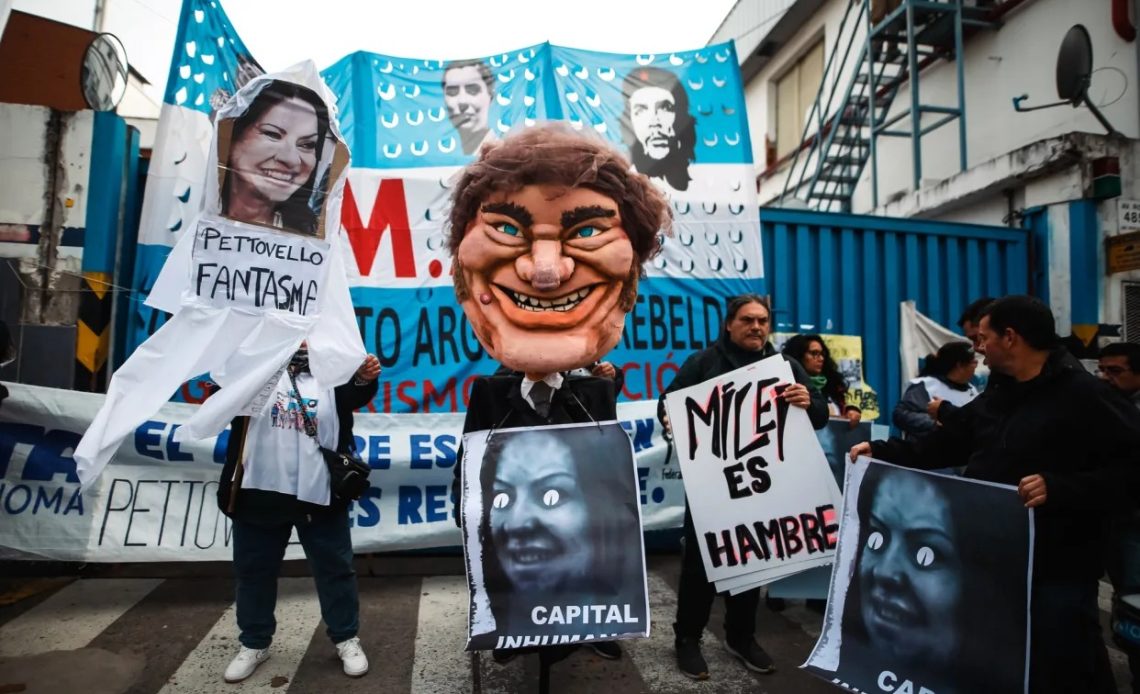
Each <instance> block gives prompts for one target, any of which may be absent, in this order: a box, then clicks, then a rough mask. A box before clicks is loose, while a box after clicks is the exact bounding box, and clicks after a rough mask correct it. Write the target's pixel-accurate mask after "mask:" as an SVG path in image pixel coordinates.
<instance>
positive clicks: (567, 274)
mask: <svg viewBox="0 0 1140 694" xmlns="http://www.w3.org/2000/svg"><path fill="white" fill-rule="evenodd" d="M671 221H672V215H671V213H670V211H669V206H668V203H667V202H666V201H665V198H664V197H663V196H662V194H661V193H660V192H659V191H658V190H657V189H656V188H655V187H654V186H653V184H652V183H650V181H649V179H648V178H646V177H645V176H643V175H641V174H637V173H634V172H632V171H631V167H630V163H629V161H628V160H627V159H626V158H625V157H624V156H622V155H621V154H620V153H619V152H617V151H616V150H614V149H612V148H611V147H609V146H608V145H607V144H605V143H604V142H602V141H601V140H600V139H598V138H595V137H592V136H588V135H582V134H578V133H576V132H574V131H573V130H571V129H570V128H568V127H566V126H564V125H561V124H555V123H550V124H544V125H540V126H536V127H532V128H528V129H526V130H524V131H522V132H520V133H518V134H516V135H512V136H511V137H508V138H506V139H505V140H503V141H501V142H497V143H491V144H487V145H484V147H483V150H482V151H481V153H480V155H479V158H478V159H477V160H476V161H475V162H473V163H471V164H470V165H468V166H467V168H466V169H464V171H463V173H462V175H461V177H460V179H459V182H458V184H457V185H456V187H455V192H454V195H453V196H452V209H451V219H450V236H449V239H448V247H449V249H450V250H451V255H452V258H453V260H454V282H455V295H456V298H457V299H458V300H459V303H460V304H461V305H462V306H463V311H464V313H465V314H466V315H467V319H468V321H470V323H471V326H472V328H473V329H474V331H475V334H476V336H478V338H479V342H480V343H481V344H482V345H483V347H484V348H485V349H486V350H487V352H488V353H489V354H490V355H491V356H492V357H493V358H494V359H497V360H498V361H500V362H502V363H503V364H505V365H506V366H508V367H509V368H511V369H515V370H518V371H526V372H529V373H550V372H553V371H562V370H567V369H573V368H577V367H581V366H586V365H588V364H591V363H592V362H594V361H597V360H599V359H601V358H602V357H603V356H604V355H605V354H606V353H607V352H609V351H610V350H611V349H613V348H614V346H615V345H616V344H617V343H618V340H619V339H621V331H622V326H623V325H624V322H625V314H627V313H629V311H631V310H632V309H633V303H634V300H635V299H636V298H637V282H638V279H639V278H640V277H641V275H642V269H643V265H644V263H645V261H647V260H648V259H649V258H651V257H652V256H653V255H654V254H655V253H657V251H658V250H660V244H661V240H660V237H659V232H662V231H664V232H665V233H669V230H670V225H671Z"/></svg>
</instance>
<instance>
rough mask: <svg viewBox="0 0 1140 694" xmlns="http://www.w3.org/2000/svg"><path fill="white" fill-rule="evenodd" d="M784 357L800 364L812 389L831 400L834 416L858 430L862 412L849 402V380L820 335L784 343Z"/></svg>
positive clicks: (830, 407)
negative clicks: (841, 371)
mask: <svg viewBox="0 0 1140 694" xmlns="http://www.w3.org/2000/svg"><path fill="white" fill-rule="evenodd" d="M781 352H783V354H784V355H786V356H789V357H791V358H793V359H795V360H796V361H798V362H799V363H800V364H801V365H803V367H804V371H806V372H807V374H808V377H809V378H810V379H811V388H812V390H816V391H819V392H821V393H823V395H824V396H825V397H826V398H827V411H828V414H829V415H830V416H831V417H839V418H845V419H846V420H847V421H849V422H850V423H851V426H852V427H854V426H855V425H856V424H858V423H859V420H860V419H862V417H863V413H862V411H861V410H860V409H859V408H858V407H856V406H855V405H851V404H848V403H847V381H846V380H845V379H844V378H843V374H842V373H840V372H839V367H838V366H836V365H835V360H834V359H832V358H831V350H829V349H828V348H827V343H826V342H824V341H823V338H822V337H820V336H819V335H795V336H794V337H792V338H791V339H790V340H788V341H787V342H785V343H784V348H783V349H782V350H781Z"/></svg>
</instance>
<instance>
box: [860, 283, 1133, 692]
mask: <svg viewBox="0 0 1140 694" xmlns="http://www.w3.org/2000/svg"><path fill="white" fill-rule="evenodd" d="M978 340H979V345H980V350H979V351H981V352H982V353H983V354H984V355H985V360H986V364H987V365H988V366H989V367H990V369H991V371H992V373H991V376H990V380H989V384H988V385H987V387H986V390H985V391H983V392H982V394H981V395H979V396H978V397H977V398H976V399H974V400H973V401H971V402H970V403H968V404H967V405H965V406H964V407H962V408H961V409H960V410H959V411H958V413H957V416H956V418H955V420H956V421H955V423H954V425H953V426H952V427H951V426H944V427H940V428H938V429H936V430H935V431H933V432H931V433H930V434H928V435H927V436H926V437H924V438H922V439H920V440H918V441H903V440H901V439H890V440H889V441H875V442H872V443H863V444H859V445H857V446H855V447H854V448H852V449H851V457H852V459H854V458H857V457H858V456H860V455H870V456H872V457H874V458H877V459H880V460H885V461H887V462H892V463H896V464H899V465H904V466H906V467H913V468H922V469H938V468H946V467H956V466H961V465H965V466H966V467H965V470H964V473H963V474H964V476H966V477H971V478H975V479H980V480H987V481H990V482H997V483H1000V484H1010V485H1017V487H1018V491H1019V493H1020V494H1021V497H1022V499H1023V500H1024V502H1025V505H1026V506H1028V507H1031V508H1035V509H1037V510H1038V513H1037V517H1036V518H1037V519H1036V541H1035V544H1034V549H1035V551H1034V560H1033V586H1032V590H1033V604H1032V610H1031V614H1032V619H1031V624H1032V638H1031V641H1030V644H1031V645H1030V689H1031V690H1032V691H1033V692H1078V691H1079V692H1097V693H1100V692H1114V691H1116V690H1115V685H1114V683H1113V678H1112V671H1111V669H1110V668H1109V662H1108V653H1107V651H1106V650H1105V647H1104V641H1103V639H1102V637H1101V630H1100V625H1099V622H1098V619H1097V582H1098V580H1099V579H1100V577H1101V575H1102V574H1103V561H1102V556H1103V553H1102V551H1103V546H1104V542H1105V527H1106V524H1107V522H1108V521H1109V520H1110V517H1111V516H1112V515H1114V514H1118V513H1122V512H1126V511H1128V510H1130V509H1131V508H1132V507H1133V506H1134V504H1135V498H1136V492H1137V482H1138V480H1137V476H1138V472H1140V469H1138V468H1137V466H1136V451H1138V450H1140V413H1138V412H1137V411H1136V408H1134V407H1132V406H1131V405H1130V404H1129V403H1128V402H1127V401H1126V400H1125V399H1124V398H1123V397H1122V396H1121V395H1120V394H1119V393H1113V392H1111V390H1110V388H1109V386H1108V385H1107V384H1105V383H1103V382H1100V381H1099V380H1098V379H1097V378H1096V377H1094V376H1093V375H1092V374H1090V373H1088V371H1086V370H1085V368H1084V367H1083V366H1082V365H1081V364H1080V362H1078V361H1077V360H1076V359H1075V358H1073V356H1072V355H1070V354H1069V353H1068V352H1067V351H1066V350H1065V349H1064V347H1062V346H1060V345H1059V339H1058V337H1057V335H1056V332H1055V330H1054V322H1053V314H1052V312H1051V311H1050V309H1049V307H1048V306H1046V305H1045V304H1044V303H1042V302H1041V301H1040V300H1038V299H1035V298H1032V297H1028V296H1007V297H1003V298H1001V299H998V300H996V301H994V302H992V303H991V304H989V305H988V306H986V307H985V308H984V309H982V312H981V314H980V319H979V336H978Z"/></svg>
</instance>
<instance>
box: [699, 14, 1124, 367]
mask: <svg viewBox="0 0 1140 694" xmlns="http://www.w3.org/2000/svg"><path fill="white" fill-rule="evenodd" d="M1138 4H1140V2H1137V0H1103V1H1098V2H1086V1H1084V0H1004V1H1003V0H990V1H989V2H985V1H984V0H977V1H975V0H965V2H964V8H963V10H962V12H963V14H962V15H961V16H962V17H965V18H967V19H968V20H972V21H968V22H966V23H964V26H963V33H962V38H961V46H962V50H961V55H956V54H955V53H954V51H953V46H954V42H953V38H954V36H953V31H949V33H946V31H944V32H943V34H942V39H943V45H944V46H945V45H948V46H949V50H943V51H938V50H937V49H931V48H930V47H929V46H924V45H922V43H923V42H922V39H921V38H920V39H917V40H916V41H915V45H916V48H917V50H919V51H931V50H933V52H934V53H935V55H932V56H930V57H929V58H926V59H925V60H923V56H920V55H916V56H915V63H910V62H908V60H909V50H908V47H907V44H906V43H905V37H906V31H905V30H906V26H905V14H906V13H907V12H908V10H910V11H912V12H914V13H915V15H914V16H915V17H919V16H920V12H921V11H922V10H923V8H924V7H926V8H927V9H929V8H930V7H931V6H934V5H941V6H943V7H945V8H947V9H948V10H950V14H952V11H953V8H955V7H956V3H955V2H953V1H949V2H946V1H944V2H940V3H933V2H921V1H920V0H894V1H893V2H892V1H891V0H875V1H871V0H853V1H851V0H759V1H753V2H745V1H744V0H741V2H739V3H738V4H737V5H736V6H735V7H734V8H733V10H732V11H731V12H730V14H729V15H728V17H726V19H725V21H724V22H723V23H722V25H721V27H720V29H718V31H717V33H716V35H714V36H713V38H712V39H711V41H710V42H711V43H719V42H722V41H727V40H730V39H735V41H736V49H737V54H738V56H740V60H741V69H742V73H743V75H744V78H745V81H746V86H745V92H746V99H747V103H748V108H749V121H750V126H751V136H752V143H753V148H754V152H753V155H754V160H755V161H756V162H757V170H758V172H759V174H758V177H757V189H758V195H759V201H760V203H761V204H762V205H773V206H787V207H803V206H805V205H806V206H809V207H813V208H818V209H828V208H829V207H830V209H840V208H842V209H843V210H844V211H848V212H852V213H856V214H873V215H880V216H886V217H896V218H897V217H921V218H925V219H929V220H935V221H948V222H968V223H974V224H987V225H1001V226H1014V227H1022V228H1025V229H1027V233H1028V234H1030V236H1031V238H1030V247H1031V249H1032V251H1031V253H1030V258H1029V259H1027V262H1028V263H1029V270H1030V273H1029V276H1030V287H1029V289H1030V291H1031V292H1032V293H1034V294H1036V295H1038V296H1040V297H1041V298H1043V299H1045V300H1047V301H1048V302H1049V303H1050V305H1051V306H1052V307H1053V309H1054V314H1055V315H1056V318H1057V322H1058V326H1057V327H1058V332H1059V333H1060V334H1062V335H1070V334H1072V335H1075V336H1076V337H1077V338H1079V339H1080V340H1081V341H1082V342H1083V343H1084V344H1085V345H1086V346H1087V347H1088V348H1089V350H1090V352H1094V351H1095V349H1096V346H1097V343H1098V342H1100V343H1103V342H1105V341H1111V340H1113V339H1120V338H1123V339H1128V340H1130V341H1136V342H1140V233H1138V234H1136V235H1135V236H1125V237H1124V238H1123V239H1116V237H1118V236H1121V235H1124V234H1129V233H1134V232H1136V231H1137V230H1138V229H1140V223H1137V221H1136V217H1137V216H1138V214H1140V213H1132V214H1129V210H1140V203H1137V204H1135V205H1134V204H1132V201H1136V200H1140V146H1138V144H1140V67H1138V61H1140V56H1138V51H1137V40H1136V29H1135V26H1136V19H1135V17H1136V6H1137V5H1138ZM908 6H913V7H908ZM896 8H897V10H896ZM892 11H894V12H895V14H894V15H893V16H894V17H895V18H896V20H895V26H896V27H897V28H898V31H899V34H898V36H901V38H902V39H903V40H902V41H882V40H879V41H876V42H875V43H874V44H871V43H870V42H868V41H867V33H868V30H869V27H872V26H880V23H877V22H876V21H873V20H869V17H871V18H874V19H875V20H878V19H879V18H881V17H883V16H884V15H886V16H887V18H888V19H889V18H890V17H891V16H892V15H891V12H892ZM900 22H901V24H900ZM1074 25H1081V26H1083V27H1084V28H1085V29H1086V30H1087V32H1088V35H1089V37H1090V38H1091V43H1092V48H1093V62H1092V72H1091V76H1090V77H1091V79H1090V86H1089V89H1088V95H1089V99H1090V100H1091V101H1092V103H1093V104H1094V105H1095V106H1097V107H1098V108H1099V110H1100V111H1101V113H1103V115H1104V117H1105V119H1106V120H1107V121H1108V122H1109V123H1110V124H1111V125H1112V126H1113V128H1114V129H1115V131H1116V133H1117V134H1115V135H1111V136H1110V135H1109V134H1108V133H1107V131H1106V128H1105V127H1104V126H1103V125H1102V124H1101V122H1100V121H1098V119H1097V118H1096V117H1095V116H1094V115H1093V113H1092V112H1091V111H1090V110H1089V109H1088V108H1086V107H1084V106H1079V107H1072V106H1070V105H1068V104H1065V105H1062V106H1058V107H1056V108H1050V109H1043V110H1036V111H1032V112H1018V111H1017V110H1015V108H1014V103H1013V100H1014V98H1015V97H1020V96H1022V95H1028V98H1026V99H1025V100H1024V102H1023V104H1024V106H1027V107H1031V106H1037V105H1043V104H1046V103H1049V102H1055V101H1057V100H1058V96H1057V89H1056V86H1055V79H1056V77H1055V75H1056V65H1057V61H1058V51H1059V49H1060V46H1061V43H1062V39H1063V38H1064V37H1065V36H1066V32H1068V31H1069V30H1070V29H1071V27H1073V26H1074ZM947 26H952V25H947ZM926 28H927V29H930V30H931V31H933V30H934V29H933V28H932V23H931V24H930V25H927V27H926ZM942 28H943V29H945V28H946V27H945V26H943V27H942ZM922 29H923V27H922V26H917V25H916V27H915V31H914V33H916V34H917V33H918V31H920V30H922ZM876 32H877V33H876V34H875V36H876V37H878V38H880V39H881V37H882V36H884V35H885V34H882V33H878V31H877V30H876ZM928 33H929V32H928ZM931 42H932V43H936V41H934V40H932V41H931ZM890 44H894V46H893V47H892V46H891V45H890ZM868 48H870V49H871V52H872V55H874V56H876V59H878V57H880V56H883V55H887V54H890V55H892V57H893V55H894V54H901V55H900V56H899V57H898V58H897V59H896V62H898V63H899V64H900V65H901V66H902V69H901V70H900V69H899V68H898V67H897V66H895V67H893V68H892V67H890V66H888V67H886V68H882V67H880V68H879V69H880V73H879V74H880V76H881V77H877V78H874V79H877V80H881V81H877V82H875V84H876V86H877V87H878V89H876V90H875V91H874V97H873V99H872V100H873V101H874V102H875V104H876V107H877V108H876V110H875V111H874V113H875V119H876V122H877V123H878V124H882V123H883V122H884V121H887V122H890V121H891V120H893V119H895V118H898V120H897V121H896V122H895V123H894V124H892V125H891V126H890V130H893V131H895V132H898V131H900V130H901V131H904V132H905V131H908V130H910V128H911V125H912V121H911V117H910V113H911V110H912V104H914V103H919V104H921V107H922V110H921V112H922V117H921V120H920V121H919V123H920V127H922V128H927V127H929V126H931V125H934V124H935V123H936V122H937V121H938V120H939V119H941V118H943V116H945V115H946V114H947V113H951V112H953V111H955V110H957V109H959V108H960V109H961V110H960V113H961V117H960V118H954V117H950V118H946V119H945V120H946V121H947V122H946V123H945V124H943V125H941V126H940V127H937V128H936V129H933V130H930V131H929V132H927V133H926V134H925V135H923V136H921V138H920V147H918V148H916V147H914V146H913V138H912V137H905V136H904V137H892V136H888V135H884V134H880V135H879V136H878V137H876V138H873V141H874V153H875V160H874V162H872V161H871V159H870V157H869V152H868V149H869V145H870V141H871V140H872V138H870V137H869V133H870V132H871V130H870V128H869V127H862V128H861V129H860V128H858V127H856V128H854V129H851V128H849V129H848V130H847V131H840V130H839V128H840V127H841V126H840V123H841V122H842V121H843V120H844V119H846V118H847V117H848V116H851V115H853V114H857V113H862V114H867V113H868V110H867V109H866V108H865V106H864V110H863V111H861V112H860V111H858V109H859V108H860V104H859V102H858V100H857V99H855V98H851V99H845V98H844V97H845V96H847V94H848V92H849V91H850V93H851V94H852V95H854V94H858V93H863V94H866V93H868V91H869V90H867V89H862V90H860V87H859V85H858V84H856V85H854V86H853V87H851V89H850V90H849V89H848V88H849V86H850V85H852V81H853V80H856V81H858V80H857V79H856V75H858V74H859V72H860V71H863V72H866V71H867V70H868V69H869V68H868V67H867V65H868V64H867V63H864V64H863V66H862V67H861V64H860V58H859V56H860V55H861V53H860V52H861V51H863V50H866V49H868ZM957 61H961V84H962V90H961V100H960V101H959V91H958V84H959V69H958V68H959V64H958V62H957ZM916 63H917V64H918V66H919V70H918V75H919V77H918V80H917V86H918V91H919V97H918V99H917V100H916V101H912V99H911V96H912V95H911V91H910V90H911V86H912V85H911V81H910V79H908V78H907V76H908V75H909V72H910V71H909V70H906V69H905V68H906V67H908V66H910V65H914V64H916ZM892 70H893V71H892ZM890 75H899V77H898V78H897V79H895V80H894V83H895V84H894V87H895V89H896V90H897V91H895V92H894V98H893V101H890V103H889V107H887V108H882V107H883V106H884V104H885V103H886V102H887V101H888V100H889V98H890V94H889V93H888V92H889V90H888V89H887V87H885V86H883V85H886V84H889V83H890V81H889V80H887V79H886V78H887V77H889V76H890ZM863 81H865V82H866V81H870V80H867V79H866V78H865V77H864V78H863ZM821 83H822V85H823V87H822V90H821V89H820V85H821ZM831 92H834V94H831ZM829 94H831V100H830V102H828V100H827V97H828V96H829ZM821 95H822V98H820V97H821ZM817 99H819V101H820V102H821V103H817ZM866 101H867V99H866V98H865V99H864V101H863V103H864V104H865V103H866ZM821 104H822V105H821ZM927 107H931V110H930V111H927V110H926V108H927ZM864 125H866V123H865V124H864ZM833 130H836V131H837V132H836V134H835V138H833V139H835V140H836V141H838V139H840V138H841V137H842V134H841V133H843V132H846V133H848V134H849V133H855V134H856V135H858V136H859V138H860V139H861V140H862V142H863V144H862V145H860V146H862V147H863V148H864V149H862V150H858V149H856V150H848V152H852V151H853V152H854V153H855V156H854V157H853V158H852V160H854V159H863V160H865V164H862V165H859V166H856V165H854V162H853V163H852V164H850V165H848V164H843V165H844V166H849V168H846V169H839V168H837V167H838V166H839V165H840V163H841V162H842V161H843V160H844V158H843V157H836V156H833V155H835V153H836V152H838V151H839V150H838V149H837V148H833V149H829V150H827V154H824V155H822V156H823V157H824V158H825V159H827V160H828V161H832V162H836V164H835V166H834V167H833V168H832V169H831V170H830V171H831V172H832V175H833V177H836V178H839V175H838V174H835V172H836V171H841V172H843V175H844V176H847V177H848V178H846V179H842V178H839V180H846V181H847V182H846V183H845V184H844V183H832V184H830V185H831V188H829V189H828V190H830V191H832V197H834V198H835V199H834V200H832V199H820V198H819V197H818V195H819V192H818V191H819V190H822V188H821V187H820V186H822V183H821V182H817V184H816V186H817V187H816V188H814V189H812V188H811V186H810V185H809V184H808V183H807V181H810V179H811V178H812V175H813V173H814V172H815V171H816V170H817V168H818V164H819V160H820V158H821V151H822V150H824V149H825V148H824V147H823V146H822V145H823V144H824V143H825V142H827V141H828V139H829V136H831V134H832V131H833ZM813 142H816V143H817V145H816V146H814V147H813V146H812V143H813ZM916 150H917V151H918V152H919V156H920V158H921V172H920V173H918V172H916V170H915V159H914V156H915V155H914V153H915V151H916ZM963 155H964V161H963ZM963 164H964V166H963ZM822 175H823V176H824V177H826V176H828V174H826V173H825V174H822ZM916 178H917V179H918V182H917V185H916V184H915V179H916ZM843 185H846V188H843V187H842V186H843ZM837 189H838V192H839V193H840V194H835V193H836V192H837ZM813 190H814V191H815V195H813V193H812V191H813ZM822 195H824V197H825V198H826V197H827V195H828V193H826V192H825V193H823V194H822ZM793 198H799V199H800V200H799V201H794V200H793ZM840 198H842V199H840ZM833 204H834V206H832V205H833ZM761 218H763V210H762V211H761ZM1133 239H1134V241H1133ZM766 250H767V249H766ZM1110 265H1111V269H1112V270H1113V272H1111V273H1110V272H1109V270H1110ZM1134 265H1135V266H1138V267H1135V268H1134V267H1133V266H1134ZM1085 356H1088V355H1085Z"/></svg>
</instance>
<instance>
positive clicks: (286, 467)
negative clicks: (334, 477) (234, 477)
mask: <svg viewBox="0 0 1140 694" xmlns="http://www.w3.org/2000/svg"><path fill="white" fill-rule="evenodd" d="M297 388H298V389H299V390H300V391H301V394H302V396H303V397H304V399H305V407H306V408H307V409H308V411H309V416H310V417H312V416H313V415H316V424H317V437H318V438H319V439H320V442H321V445H322V446H324V447H325V448H331V449H336V443H337V438H338V436H339V434H340V431H339V430H340V422H339V421H338V419H337V416H336V395H335V393H334V391H333V390H331V389H330V390H327V391H324V392H318V391H317V382H316V380H315V379H314V378H313V376H312V374H309V373H307V372H305V373H301V374H298V375H297ZM242 457H243V463H244V466H245V473H244V476H243V477H242V481H241V486H242V489H261V490H264V491H270V492H280V493H282V494H289V495H290V496H295V497H297V498H298V499H300V500H301V501H307V502H309V503H313V504H319V505H321V506H328V504H329V470H328V467H327V466H326V465H325V461H324V458H323V457H322V456H321V452H320V450H318V448H317V443H316V441H314V440H313V438H312V437H311V436H309V435H308V434H306V433H305V426H304V421H303V419H302V416H301V408H300V407H299V406H298V405H297V398H296V397H295V395H294V393H293V384H292V383H291V382H290V381H289V374H288V373H287V372H282V374H281V378H280V379H278V381H277V388H276V390H275V392H274V393H273V395H272V396H271V397H270V398H269V401H268V402H266V403H265V407H264V408H263V409H262V411H261V413H260V414H258V415H257V416H255V417H251V418H250V423H249V431H248V432H247V433H246V440H245V451H244V454H243V456H242Z"/></svg>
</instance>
